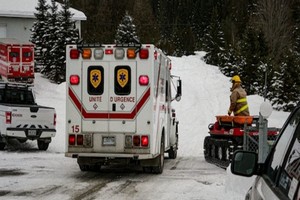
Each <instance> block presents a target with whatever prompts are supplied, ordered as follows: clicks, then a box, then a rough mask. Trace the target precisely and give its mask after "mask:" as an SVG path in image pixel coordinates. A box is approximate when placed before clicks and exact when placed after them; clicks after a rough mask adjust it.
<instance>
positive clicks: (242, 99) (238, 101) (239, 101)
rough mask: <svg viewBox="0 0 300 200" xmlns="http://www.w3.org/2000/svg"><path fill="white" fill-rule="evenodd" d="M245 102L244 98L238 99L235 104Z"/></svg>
mask: <svg viewBox="0 0 300 200" xmlns="http://www.w3.org/2000/svg"><path fill="white" fill-rule="evenodd" d="M246 101H247V99H246V97H245V98H241V99H238V100H237V101H236V102H237V103H242V102H246Z"/></svg>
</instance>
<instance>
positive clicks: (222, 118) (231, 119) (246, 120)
mask: <svg viewBox="0 0 300 200" xmlns="http://www.w3.org/2000/svg"><path fill="white" fill-rule="evenodd" d="M216 118H217V121H218V122H219V124H222V123H232V124H239V125H243V124H247V125H251V124H252V122H253V116H228V115H218V116H216Z"/></svg>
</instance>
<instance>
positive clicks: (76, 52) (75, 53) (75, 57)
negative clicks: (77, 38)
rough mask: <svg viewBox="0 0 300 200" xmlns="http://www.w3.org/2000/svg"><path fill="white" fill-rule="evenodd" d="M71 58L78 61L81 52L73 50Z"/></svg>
mask: <svg viewBox="0 0 300 200" xmlns="http://www.w3.org/2000/svg"><path fill="white" fill-rule="evenodd" d="M70 58H71V59H78V58H79V51H78V50H77V49H71V51H70Z"/></svg>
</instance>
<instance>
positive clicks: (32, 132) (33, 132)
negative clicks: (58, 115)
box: [28, 130, 36, 136]
mask: <svg viewBox="0 0 300 200" xmlns="http://www.w3.org/2000/svg"><path fill="white" fill-rule="evenodd" d="M28 136H36V130H28Z"/></svg>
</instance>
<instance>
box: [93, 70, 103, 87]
mask: <svg viewBox="0 0 300 200" xmlns="http://www.w3.org/2000/svg"><path fill="white" fill-rule="evenodd" d="M90 82H91V84H92V85H93V87H94V88H97V87H98V86H99V85H100V83H101V71H100V70H98V69H93V70H91V71H90Z"/></svg>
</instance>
